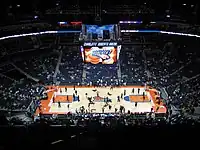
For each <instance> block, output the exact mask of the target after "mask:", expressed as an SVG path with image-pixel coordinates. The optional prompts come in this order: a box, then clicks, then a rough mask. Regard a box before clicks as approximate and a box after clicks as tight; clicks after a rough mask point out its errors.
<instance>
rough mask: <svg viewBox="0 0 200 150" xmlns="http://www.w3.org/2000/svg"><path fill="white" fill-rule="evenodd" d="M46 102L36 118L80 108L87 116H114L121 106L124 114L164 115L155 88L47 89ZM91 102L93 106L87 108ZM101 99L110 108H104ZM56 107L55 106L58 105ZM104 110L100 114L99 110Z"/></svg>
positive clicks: (72, 111) (71, 87) (62, 87)
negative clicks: (105, 114)
mask: <svg viewBox="0 0 200 150" xmlns="http://www.w3.org/2000/svg"><path fill="white" fill-rule="evenodd" d="M48 88H49V90H48V99H47V100H42V101H41V107H40V109H39V108H37V110H36V115H38V114H39V113H42V114H67V113H69V112H70V113H77V112H79V111H80V108H81V107H84V108H85V109H86V112H88V113H116V110H119V109H120V106H123V107H124V108H125V109H124V110H125V113H127V112H128V111H130V112H131V113H145V112H151V110H152V109H153V111H154V112H156V113H166V108H165V107H164V106H163V103H162V102H160V103H159V104H157V102H156V98H157V97H158V96H159V94H158V92H157V90H156V89H152V88H149V87H148V90H145V87H144V86H123V87H114V88H111V87H92V86H76V87H73V86H56V87H55V86H50V87H48ZM89 98H90V99H91V100H92V102H93V104H92V105H90V106H89V107H88V105H89V100H88V99H89ZM105 99H106V100H108V104H109V105H110V106H111V108H109V107H104V106H105ZM58 102H59V103H60V107H59V103H58ZM136 103H137V104H136ZM103 107H104V110H103V111H102V108H103Z"/></svg>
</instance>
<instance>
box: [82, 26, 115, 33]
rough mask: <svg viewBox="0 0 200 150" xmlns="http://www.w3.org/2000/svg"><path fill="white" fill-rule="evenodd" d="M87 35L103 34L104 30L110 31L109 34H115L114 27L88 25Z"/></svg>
mask: <svg viewBox="0 0 200 150" xmlns="http://www.w3.org/2000/svg"><path fill="white" fill-rule="evenodd" d="M86 30H87V33H96V34H101V33H102V34H103V30H109V32H114V25H104V26H98V25H86Z"/></svg>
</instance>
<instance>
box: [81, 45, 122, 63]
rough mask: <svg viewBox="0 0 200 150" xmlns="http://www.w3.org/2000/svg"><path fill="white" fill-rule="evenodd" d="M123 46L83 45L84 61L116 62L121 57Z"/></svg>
mask: <svg viewBox="0 0 200 150" xmlns="http://www.w3.org/2000/svg"><path fill="white" fill-rule="evenodd" d="M120 50H121V46H110V45H108V46H98V45H97V46H81V53H82V58H83V62H84V63H92V64H99V63H101V64H114V63H116V62H117V60H118V58H119V53H120Z"/></svg>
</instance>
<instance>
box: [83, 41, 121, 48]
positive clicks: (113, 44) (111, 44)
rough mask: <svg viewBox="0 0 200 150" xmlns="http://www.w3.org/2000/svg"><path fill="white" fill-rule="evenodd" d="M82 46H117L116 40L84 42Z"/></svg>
mask: <svg viewBox="0 0 200 150" xmlns="http://www.w3.org/2000/svg"><path fill="white" fill-rule="evenodd" d="M83 46H86V47H92V46H97V47H101V46H117V42H85V43H84V44H83Z"/></svg>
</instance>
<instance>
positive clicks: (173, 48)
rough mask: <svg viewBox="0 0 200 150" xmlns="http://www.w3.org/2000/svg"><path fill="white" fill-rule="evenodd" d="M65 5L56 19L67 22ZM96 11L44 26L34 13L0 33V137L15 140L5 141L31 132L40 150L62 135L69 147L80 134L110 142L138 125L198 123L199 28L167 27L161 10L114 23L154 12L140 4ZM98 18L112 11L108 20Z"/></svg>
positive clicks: (70, 10)
mask: <svg viewBox="0 0 200 150" xmlns="http://www.w3.org/2000/svg"><path fill="white" fill-rule="evenodd" d="M55 4H56V6H55V7H56V8H51V9H48V10H46V15H47V16H46V17H47V18H48V19H49V18H52V16H53V15H58V14H59V13H60V14H61V12H60V11H61V10H62V9H63V8H62V7H59V6H61V2H60V3H59V2H56V3H55ZM80 5H81V4H80ZM105 5H106V6H107V3H105ZM70 6H73V7H71V8H68V9H67V10H65V11H64V10H63V11H62V14H64V13H66V15H68V16H70V15H72V14H74V13H75V14H76V11H77V10H78V9H80V8H78V6H77V5H70ZM103 6H104V5H103V4H102V5H96V4H95V7H90V9H89V8H87V9H88V11H85V9H83V10H82V11H80V12H79V13H80V14H79V13H78V14H76V15H77V16H78V19H74V20H73V19H71V18H70V19H69V17H68V18H66V20H64V19H63V18H62V19H60V18H56V19H55V20H56V21H55V20H53V21H52V20H51V21H49V22H48V21H45V22H44V21H43V20H44V19H41V20H42V21H41V20H40V19H39V17H40V16H39V15H37V16H34V20H32V22H30V23H27V22H23V23H22V22H21V23H20V24H14V25H13V24H11V25H3V26H1V27H0V31H1V32H0V35H1V36H0V49H1V51H0V98H1V99H0V112H1V116H0V125H1V128H2V129H1V131H2V135H4V137H6V135H7V134H8V135H10V136H11V135H13V132H15V133H16V135H17V134H20V135H22V134H23V137H21V138H19V139H18V138H15V139H13V140H12V143H14V144H15V145H19V143H20V144H21V143H23V142H24V141H26V142H28V143H29V144H30V143H31V142H30V141H31V140H33V139H34V138H33V137H32V138H30V139H29V140H27V139H26V137H27V136H25V135H27V134H28V133H29V132H31V134H32V135H34V136H35V134H36V131H37V136H39V137H38V138H37V139H38V140H37V142H38V143H40V144H41V143H43V142H44V143H45V142H46V143H48V142H49V143H51V144H50V145H52V146H53V145H56V144H57V143H64V142H63V141H65V140H64V139H58V137H60V136H61V135H62V137H64V136H66V137H67V139H68V140H70V143H71V145H73V146H75V147H78V146H77V145H78V144H77V139H79V140H80V139H82V138H83V139H84V138H85V137H84V136H83V135H85V134H87V133H89V135H90V136H91V134H94V133H95V134H97V133H98V135H99V137H98V138H100V139H101V140H102V139H105V140H104V142H106V141H107V140H109V138H114V139H115V140H116V141H119V139H117V137H115V136H113V134H114V133H115V131H116V132H118V130H119V132H120V135H123V134H127V135H131V134H132V133H133V132H132V128H135V127H136V128H137V130H134V131H135V134H137V135H140V134H141V133H143V132H144V131H147V128H158V127H163V128H165V127H167V128H168V129H169V128H170V127H171V126H176V127H177V126H178V125H180V126H181V127H183V126H184V127H185V126H187V127H192V126H194V125H199V115H200V100H199V96H200V68H199V65H200V57H199V54H200V53H199V47H200V39H199V38H200V27H199V26H198V25H193V24H191V23H180V22H174V21H171V20H170V16H169V14H168V15H167V18H165V19H164V20H162V21H157V20H156V21H155V19H154V20H153V19H152V20H148V23H147V18H145V19H146V20H142V21H141V20H139V21H138V20H137V19H135V20H134V19H132V17H129V19H124V18H123V17H125V15H126V13H128V12H127V11H125V10H132V9H134V10H135V11H143V12H144V14H146V13H147V12H146V11H148V12H149V13H150V14H151V15H154V10H153V8H148V7H147V5H146V2H145V3H144V4H143V5H142V6H141V7H137V9H135V7H134V6H133V5H131V6H129V5H126V6H125V5H116V6H113V7H112V8H107V7H108V6H107V7H106V8H107V9H106V10H104V9H103V8H102V7H103ZM148 6H149V5H148ZM182 6H183V7H186V4H181V7H182ZM195 6H196V5H194V6H193V7H195ZM16 7H17V9H18V8H19V9H20V5H17V6H16ZM80 7H82V6H80ZM190 7H191V8H193V7H192V5H190ZM9 8H10V9H13V8H12V7H9ZM84 8H85V7H84ZM147 8H148V9H147ZM195 8H196V7H195ZM124 9H125V10H124ZM89 10H90V11H89ZM93 10H94V12H95V13H94V12H93ZM98 11H100V12H103V14H101V13H98ZM123 11H124V12H123ZM120 12H121V13H122V12H123V13H124V15H122V16H120ZM83 14H84V15H87V14H88V15H91V14H92V15H94V16H95V19H93V20H95V21H94V22H89V21H88V20H90V18H91V16H90V17H88V18H86V19H85V20H87V21H85V20H84V19H82V18H81V15H83ZM106 15H108V16H109V15H111V16H112V15H115V17H113V18H112V19H113V20H115V21H113V22H111V21H109V17H108V18H106ZM129 15H130V14H129ZM77 16H76V17H77ZM116 16H120V17H116ZM54 17H55V16H54ZM16 18H17V17H16ZM115 18H117V19H115ZM119 18H123V19H121V20H120V19H119ZM48 19H47V20H48ZM59 19H60V20H59ZM105 20H106V21H107V22H106V21H105ZM116 20H118V21H116ZM52 22H53V23H52ZM38 126H40V127H38ZM41 126H42V128H41ZM44 126H45V127H44ZM11 127H13V128H12V129H11ZM36 128H37V129H36ZM38 128H40V129H38ZM44 128H45V129H44ZM47 128H48V129H47ZM60 128H61V129H62V130H61V129H60ZM97 128H98V129H97ZM100 128H101V131H100ZM116 128H117V129H116ZM125 128H126V131H125ZM127 128H128V129H127ZM143 128H144V130H143ZM177 129H178V131H179V130H180V128H179V127H177ZM44 130H45V134H44V135H43V134H41V133H43V131H44ZM46 130H47V131H46ZM50 130H51V131H50ZM102 130H103V131H102ZM123 130H124V131H123ZM8 131H9V132H8ZM61 131H62V133H61ZM167 131H168V130H167ZM178 131H177V132H178ZM182 131H183V130H181V132H180V133H182ZM34 132H35V133H34ZM177 132H175V133H173V134H174V135H175V134H176V133H177ZM103 133H105V134H108V137H104V134H103ZM154 133H155V132H149V131H148V134H151V135H152V134H153V136H154ZM170 133H172V132H170ZM111 134H112V137H111ZM145 134H147V133H145ZM168 134H169V133H168ZM52 135H55V136H52ZM89 135H88V134H87V138H86V139H87V141H86V143H90V144H91V143H92V144H91V145H93V144H94V143H98V142H97V141H98V140H97V139H93V138H94V137H93V138H92V139H89V140H91V141H92V142H88V136H89ZM114 135H117V134H114ZM170 135H171V134H170ZM81 136H83V137H81ZM118 136H119V135H118ZM131 136H132V135H131ZM148 136H149V135H148ZM159 136H165V135H164V133H163V134H161V133H159ZM77 137H78V138H77ZM126 138H127V137H126ZM133 138H136V137H133ZM8 139H9V137H6V138H5V140H3V142H5V141H6V142H8V141H9V140H8ZM44 139H46V140H44ZM47 139H48V140H47ZM84 140H85V139H84ZM129 140H130V139H129ZM146 140H148V139H146ZM159 140H161V139H159ZM22 141H23V142H22ZM33 141H35V140H33ZM138 141H139V140H138ZM3 142H0V143H3ZM37 142H36V143H37ZM8 143H10V142H8ZM8 143H7V144H8ZM83 143H84V142H83ZM83 143H81V145H82V146H83V145H84V147H85V145H87V144H85V143H84V144H83ZM79 144H80V143H79ZM90 144H89V145H90ZM8 145H9V144H8ZM71 145H70V146H71ZM20 146H21V145H20ZM101 146H102V145H101ZM101 146H100V147H101ZM108 146H109V144H108ZM58 147H59V146H58ZM86 147H87V146H86ZM102 147H103V146H102ZM116 147H117V146H116ZM79 148H80V147H79Z"/></svg>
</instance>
